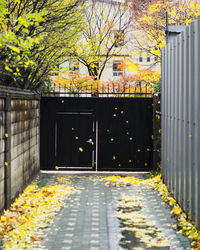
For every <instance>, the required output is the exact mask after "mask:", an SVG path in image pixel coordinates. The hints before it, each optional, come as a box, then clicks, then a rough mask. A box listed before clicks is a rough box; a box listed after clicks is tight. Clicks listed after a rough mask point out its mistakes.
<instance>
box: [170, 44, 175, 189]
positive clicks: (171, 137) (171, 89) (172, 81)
mask: <svg viewBox="0 0 200 250" xmlns="http://www.w3.org/2000/svg"><path fill="white" fill-rule="evenodd" d="M173 53H174V41H172V42H171V46H170V93H169V95H170V116H169V121H170V127H169V129H170V134H169V136H170V145H169V146H170V150H169V164H170V167H171V173H170V179H171V181H170V182H171V188H170V190H173V189H174V181H173V175H172V171H173V166H174V157H173V156H174V154H173V150H172V148H173V143H174V139H173V129H172V128H173V106H174V105H173V98H174V91H173V84H174V79H173V78H174V58H173Z"/></svg>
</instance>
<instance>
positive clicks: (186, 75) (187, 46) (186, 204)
mask: <svg viewBox="0 0 200 250" xmlns="http://www.w3.org/2000/svg"><path fill="white" fill-rule="evenodd" d="M185 53H186V56H185V60H186V61H185V76H184V78H185V80H184V83H185V87H186V92H185V100H184V103H185V109H186V113H185V134H184V135H185V140H186V152H185V166H186V173H185V175H186V179H185V181H186V193H185V211H186V212H187V213H189V190H190V188H189V185H190V180H189V168H190V166H189V165H188V162H189V150H188V148H189V137H188V134H189V27H186V30H185Z"/></svg>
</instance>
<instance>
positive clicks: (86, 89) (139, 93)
mask: <svg viewBox="0 0 200 250" xmlns="http://www.w3.org/2000/svg"><path fill="white" fill-rule="evenodd" d="M42 95H43V96H57V97H59V96H61V97H152V87H151V88H150V87H149V85H148V84H144V83H140V84H133V83H125V84H124V83H123V84H120V83H119V84H114V83H113V84H112V83H109V84H104V85H102V84H98V83H97V84H96V85H91V84H82V85H80V86H73V84H71V85H69V86H68V87H66V86H59V85H56V84H52V85H50V86H48V88H47V90H46V91H44V92H43V93H42Z"/></svg>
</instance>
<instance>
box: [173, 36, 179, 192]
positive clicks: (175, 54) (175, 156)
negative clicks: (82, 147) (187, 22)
mask: <svg viewBox="0 0 200 250" xmlns="http://www.w3.org/2000/svg"><path fill="white" fill-rule="evenodd" d="M177 50H178V44H177V39H175V40H174V83H173V86H174V88H173V89H174V96H175V102H174V113H173V117H174V120H173V122H174V127H173V129H174V135H176V134H177V93H178V84H177V81H178V74H177V73H178V72H177V71H178V69H177V65H178V55H177ZM172 150H173V151H174V154H173V156H174V157H173V163H174V170H173V173H172V176H173V183H174V191H175V190H176V188H177V186H176V178H177V169H176V168H175V166H176V164H177V151H176V150H177V136H175V138H174V147H173V149H172ZM175 193H176V192H175Z"/></svg>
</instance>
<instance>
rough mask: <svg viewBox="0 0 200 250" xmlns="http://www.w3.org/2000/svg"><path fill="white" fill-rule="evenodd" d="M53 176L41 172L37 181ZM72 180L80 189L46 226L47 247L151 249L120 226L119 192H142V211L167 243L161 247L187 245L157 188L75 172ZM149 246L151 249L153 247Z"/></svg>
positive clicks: (44, 245)
mask: <svg viewBox="0 0 200 250" xmlns="http://www.w3.org/2000/svg"><path fill="white" fill-rule="evenodd" d="M54 178H55V176H43V177H42V179H41V181H40V184H41V185H46V184H52V183H54ZM71 181H72V184H73V185H74V187H75V188H76V189H78V190H80V192H79V193H76V194H74V195H72V197H71V199H70V200H66V202H65V204H66V205H65V206H64V207H63V208H62V209H61V210H60V212H59V213H58V215H57V217H56V219H55V220H54V223H53V224H52V225H51V226H50V227H49V229H47V232H46V235H45V238H44V241H43V242H41V245H42V246H43V247H44V248H46V249H51V250H54V249H66V250H67V249H73V250H79V249H82V250H89V249H90V250H97V249H100V250H106V249H112V250H117V249H137V248H138V249H147V248H148V249H150V248H149V247H146V246H145V244H144V243H142V242H141V241H140V240H139V239H137V238H135V237H133V236H131V235H130V234H129V232H128V230H123V228H122V223H120V220H119V219H118V218H117V212H118V210H119V209H118V205H117V204H118V199H119V198H120V196H121V195H122V194H125V195H133V194H136V193H137V194H139V195H142V196H143V208H142V211H141V213H143V214H144V216H146V217H148V218H150V219H151V221H154V223H155V227H156V228H157V229H158V230H159V231H160V232H161V233H163V235H164V236H165V237H166V239H168V241H169V243H170V245H169V246H165V247H160V248H161V249H177V250H179V249H190V244H189V240H188V239H187V238H186V237H184V236H183V235H182V234H179V233H178V232H176V230H175V229H173V228H172V227H171V226H172V225H173V224H174V223H176V221H175V220H174V219H173V218H172V216H171V214H170V210H169V209H168V208H167V206H166V204H165V203H164V202H163V201H162V200H161V198H160V197H159V196H158V193H157V191H155V190H149V189H145V187H142V192H141V186H140V187H138V186H137V185H134V186H126V187H115V186H113V187H112V186H106V185H104V183H103V182H102V181H100V180H99V178H98V176H97V177H95V176H93V177H91V176H74V177H73V178H71ZM156 248H157V247H152V248H151V249H156Z"/></svg>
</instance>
